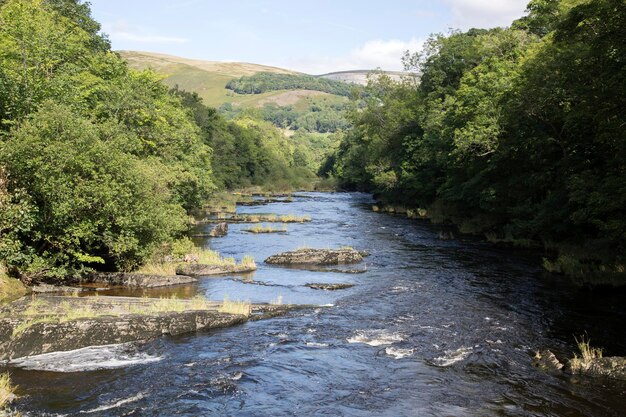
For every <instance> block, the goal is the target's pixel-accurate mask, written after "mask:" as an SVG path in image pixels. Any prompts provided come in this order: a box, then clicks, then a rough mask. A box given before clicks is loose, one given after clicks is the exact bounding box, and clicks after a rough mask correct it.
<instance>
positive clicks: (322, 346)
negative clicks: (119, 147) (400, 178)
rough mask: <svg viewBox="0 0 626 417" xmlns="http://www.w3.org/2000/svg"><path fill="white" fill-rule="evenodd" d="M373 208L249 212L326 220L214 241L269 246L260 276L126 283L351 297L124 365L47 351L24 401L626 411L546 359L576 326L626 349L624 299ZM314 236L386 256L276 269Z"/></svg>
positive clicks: (144, 351) (616, 349)
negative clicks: (49, 356) (54, 361)
mask: <svg viewBox="0 0 626 417" xmlns="http://www.w3.org/2000/svg"><path fill="white" fill-rule="evenodd" d="M370 204H371V201H370V197H369V196H367V195H363V194H315V193H311V194H303V195H302V196H299V197H297V198H296V199H295V201H294V202H293V203H271V204H268V205H264V206H249V207H243V208H241V209H240V210H241V211H242V212H245V213H261V212H265V213H267V212H272V213H276V214H289V213H293V214H297V215H308V216H311V218H312V219H313V221H312V222H310V223H303V224H290V225H289V226H288V227H289V233H288V234H283V235H276V234H266V235H263V234H260V235H254V234H249V233H245V232H244V231H243V229H244V228H246V225H242V224H233V225H231V226H230V230H229V235H228V236H227V237H224V238H219V239H212V240H211V239H209V240H205V241H203V242H204V244H206V245H207V246H209V247H211V248H212V249H215V250H218V251H220V252H221V253H222V254H223V255H224V256H234V257H236V258H238V259H239V258H241V257H242V256H244V255H246V254H251V255H253V256H254V257H255V259H256V260H257V264H258V265H259V269H258V270H257V271H256V272H255V273H254V274H249V275H246V276H241V275H240V276H226V277H219V278H206V279H201V280H200V281H199V282H198V283H196V284H194V285H189V286H181V287H174V288H165V289H151V290H146V291H132V292H124V291H122V290H112V291H111V293H115V294H123V295H137V296H141V295H148V296H170V295H172V294H175V295H176V296H179V297H192V296H193V295H195V294H198V293H199V294H204V295H206V296H207V297H208V298H210V299H215V300H221V299H223V298H224V297H225V296H229V297H230V298H231V299H249V300H251V301H253V302H269V301H272V300H275V299H277V298H278V297H279V296H282V299H283V302H285V303H304V304H316V305H328V304H332V305H335V307H333V308H318V309H309V310H301V311H295V312H292V313H290V314H289V315H288V316H285V317H279V318H275V319H271V320H265V321H258V322H250V323H247V324H244V325H242V326H239V327H235V328H229V329H223V330H218V331H212V332H209V333H202V334H198V335H188V336H184V337H164V338H159V339H157V340H154V341H150V342H147V343H145V344H141V345H132V346H131V347H125V348H124V350H123V351H121V352H115V348H114V349H112V350H110V351H107V353H106V354H104V353H103V354H102V355H100V357H101V359H102V360H101V361H100V362H102V361H105V362H106V361H109V362H111V361H113V362H114V361H116V360H122V359H124V357H126V359H127V360H129V361H131V360H133V359H137V360H138V361H139V362H137V363H128V364H127V365H126V366H124V367H122V368H111V367H107V366H101V367H99V368H92V369H95V370H89V369H90V368H84V367H83V368H81V367H80V365H79V363H80V362H81V361H82V362H83V363H87V362H90V361H94V362H95V363H96V364H97V363H98V361H97V360H95V359H93V357H92V359H89V356H88V355H87V356H83V357H82V358H81V357H80V356H76V355H75V356H74V359H73V360H72V361H69V362H68V359H67V357H66V358H65V359H59V363H61V364H63V363H65V364H66V365H68V364H69V365H71V366H76V368H75V369H74V371H75V372H71V371H72V369H68V367H67V366H66V367H65V368H64V369H63V370H64V371H68V370H69V371H70V372H59V371H61V369H59V368H56V369H55V368H54V367H53V366H50V365H45V366H44V365H43V364H45V363H48V364H49V363H50V361H46V360H41V358H40V359H39V364H37V363H29V364H28V366H25V365H24V364H21V366H18V364H13V365H9V368H10V371H11V373H12V375H13V379H14V381H15V382H16V383H17V384H19V385H20V386H21V387H22V388H21V391H22V394H25V395H26V396H25V397H23V398H22V400H20V402H19V406H20V407H21V408H22V409H23V410H26V411H27V412H28V411H30V412H31V414H30V415H46V414H45V413H48V415H60V414H65V415H80V414H81V413H88V415H93V416H120V415H128V416H130V415H132V416H140V415H141V416H161V415H163V416H170V415H181V416H200V415H249V416H265V415H268V416H270V415H271V416H280V415H332V416H335V415H344V416H417V415H419V416H440V415H446V416H467V415H475V416H484V415H493V416H501V415H507V416H509V415H510V416H528V415H546V416H547V415H550V416H554V415H558V416H561V415H567V416H622V415H626V384H624V383H622V382H616V381H603V380H589V379H578V380H570V379H569V378H567V377H565V376H559V375H551V374H547V373H543V372H541V371H539V370H537V369H535V368H533V367H532V365H531V360H530V359H531V358H530V355H531V354H532V352H533V350H536V349H543V348H550V349H552V350H553V351H554V352H555V353H556V354H557V356H559V357H561V358H565V357H569V356H571V354H572V352H573V351H574V349H575V346H574V343H573V342H574V338H573V336H574V335H579V334H582V333H583V332H587V333H588V335H589V337H590V338H591V339H592V341H593V342H594V343H595V344H597V345H600V346H604V347H605V348H606V353H607V354H609V355H626V336H625V335H624V332H623V323H624V319H625V318H626V313H625V307H624V306H625V305H626V303H625V302H624V301H626V300H625V299H624V295H619V294H614V295H608V296H599V295H596V294H593V293H584V292H578V291H576V290H574V289H572V288H571V287H570V286H569V285H568V284H567V283H566V282H564V280H563V278H561V277H556V276H550V275H547V274H544V273H543V272H542V271H541V270H540V269H539V268H538V266H537V265H538V264H539V262H538V259H537V256H536V255H535V254H533V253H531V252H522V251H515V250H510V249H503V248H495V247H493V246H491V245H489V244H486V243H483V242H479V241H476V240H475V239H470V238H465V237H460V238H459V239H457V240H441V239H438V238H437V236H438V232H439V230H437V229H436V228H435V227H433V226H430V225H428V224H426V223H423V222H416V221H410V220H408V219H405V218H401V217H393V216H388V215H382V214H377V213H373V212H371V211H370ZM210 227H211V226H210V225H207V226H206V227H205V228H206V229H207V230H208V228H210ZM305 246H308V247H322V248H327V247H340V246H352V247H354V248H357V249H363V250H367V251H368V252H370V253H371V254H372V256H371V257H369V258H367V259H366V262H367V272H365V273H361V274H343V273H339V272H320V271H310V270H304V269H288V268H281V267H275V266H269V265H265V264H263V263H262V260H263V259H265V258H266V257H268V256H270V255H273V254H275V253H278V252H282V251H286V250H293V249H296V248H299V247H305ZM312 282H315V283H349V284H354V285H355V286H354V287H352V288H349V289H346V290H341V291H318V290H314V289H310V288H307V287H306V286H305V284H307V283H312ZM107 349H108V348H107ZM93 352H94V351H92V352H91V353H93ZM95 352H97V349H96V351H95ZM124 355H125V356H124ZM66 356H67V355H66ZM142 358H143V359H148V360H149V359H154V360H152V361H151V362H149V361H144V362H141V359H142ZM44 359H45V358H44ZM69 365H68V366H69Z"/></svg>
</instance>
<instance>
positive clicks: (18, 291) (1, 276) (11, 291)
mask: <svg viewBox="0 0 626 417" xmlns="http://www.w3.org/2000/svg"><path fill="white" fill-rule="evenodd" d="M26 292H27V290H26V287H25V286H24V284H22V283H21V282H20V281H19V280H17V279H14V278H10V277H9V276H8V275H7V271H6V267H5V266H4V265H3V264H2V263H0V303H3V302H5V301H11V300H14V299H16V298H19V297H21V296H23V295H24V294H26Z"/></svg>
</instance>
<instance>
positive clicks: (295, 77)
mask: <svg viewBox="0 0 626 417" xmlns="http://www.w3.org/2000/svg"><path fill="white" fill-rule="evenodd" d="M226 88H228V89H229V90H232V91H234V92H235V93H239V94H261V93H265V92H267V91H276V90H292V89H300V90H312V91H322V92H324V93H329V94H335V95H338V96H344V97H351V96H352V95H353V94H355V92H358V91H359V90H361V88H360V87H359V86H357V85H352V84H347V83H344V82H341V81H335V80H329V79H326V78H322V77H314V76H312V75H304V74H275V73H271V72H260V73H257V74H254V75H250V76H246V77H240V78H239V79H236V80H231V81H229V82H228V83H227V84H226Z"/></svg>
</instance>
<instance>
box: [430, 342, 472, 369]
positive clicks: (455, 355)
mask: <svg viewBox="0 0 626 417" xmlns="http://www.w3.org/2000/svg"><path fill="white" fill-rule="evenodd" d="M472 350H473V349H472V348H471V347H460V348H458V349H456V350H446V351H445V352H444V355H443V356H439V357H437V358H434V359H433V360H432V363H433V365H435V366H441V367H446V366H451V365H454V364H455V363H457V362H460V361H462V360H464V359H465V358H467V357H468V356H469V355H470V353H472Z"/></svg>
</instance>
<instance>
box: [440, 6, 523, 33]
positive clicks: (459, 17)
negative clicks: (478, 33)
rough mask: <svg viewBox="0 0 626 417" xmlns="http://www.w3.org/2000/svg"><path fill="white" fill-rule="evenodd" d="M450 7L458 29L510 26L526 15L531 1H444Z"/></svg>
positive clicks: (455, 26)
mask: <svg viewBox="0 0 626 417" xmlns="http://www.w3.org/2000/svg"><path fill="white" fill-rule="evenodd" d="M443 2H444V3H445V4H447V5H448V6H450V10H451V11H452V15H453V19H454V20H453V21H452V22H450V24H451V26H452V27H454V28H458V29H469V28H471V27H477V28H492V27H496V26H509V25H510V24H511V22H512V21H513V20H515V19H517V18H519V17H521V16H522V15H523V14H524V11H525V10H526V5H527V4H528V2H529V0H443Z"/></svg>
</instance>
